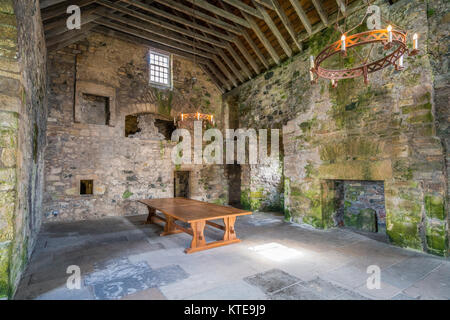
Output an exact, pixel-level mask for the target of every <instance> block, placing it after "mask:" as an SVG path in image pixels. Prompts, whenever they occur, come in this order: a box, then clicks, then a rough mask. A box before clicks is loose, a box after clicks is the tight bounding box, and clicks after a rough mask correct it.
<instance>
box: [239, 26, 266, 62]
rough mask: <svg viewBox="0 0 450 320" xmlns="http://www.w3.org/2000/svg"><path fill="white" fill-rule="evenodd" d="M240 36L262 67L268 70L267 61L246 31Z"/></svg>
mask: <svg viewBox="0 0 450 320" xmlns="http://www.w3.org/2000/svg"><path fill="white" fill-rule="evenodd" d="M242 36H243V37H244V39H245V41H247V43H248V44H249V46H250V48H252V50H253V51H254V52H255V54H256V56H257V57H258V59H259V61H261V63H262V64H263V65H264V67H265V68H266V69H269V62H268V61H267V59H266V57H265V56H264V55H263V54H262V52H261V50H259V48H258V47H257V45H256V44H255V42H254V41H253V39H252V38H251V37H250V35H249V34H248V32H247V31H245V32H243V33H242Z"/></svg>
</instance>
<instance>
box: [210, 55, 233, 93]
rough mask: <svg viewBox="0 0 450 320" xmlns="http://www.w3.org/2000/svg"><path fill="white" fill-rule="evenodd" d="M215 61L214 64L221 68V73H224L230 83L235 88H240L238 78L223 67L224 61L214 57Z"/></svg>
mask: <svg viewBox="0 0 450 320" xmlns="http://www.w3.org/2000/svg"><path fill="white" fill-rule="evenodd" d="M212 60H213V61H214V63H215V64H216V65H217V66H218V67H219V69H220V71H222V73H223V74H224V75H225V76H226V77H227V78H228V79H230V81H231V82H232V83H233V85H234V86H235V87H237V86H238V83H237V81H236V78H235V77H234V76H233V75H232V74H231V73H230V71H228V69H227V68H226V67H225V66H224V65H223V63H222V61H220V59H219V58H218V57H216V56H214V57H213V59H212Z"/></svg>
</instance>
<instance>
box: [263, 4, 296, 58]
mask: <svg viewBox="0 0 450 320" xmlns="http://www.w3.org/2000/svg"><path fill="white" fill-rule="evenodd" d="M255 6H257V8H258V10H259V12H261V15H262V16H263V19H264V22H265V23H266V24H267V26H268V27H269V29H270V31H272V33H273V34H274V36H275V38H277V41H278V43H279V44H280V46H281V48H283V50H284V52H285V53H286V55H287V56H288V57H291V56H292V49H291V47H289V45H288V44H287V42H286V40H284V37H283V36H282V35H281V33H280V30H278V28H277V26H276V25H275V23H273V20H272V18H271V17H270V16H269V14H268V13H267V11H266V9H264V8H263V7H262V6H261V5H259V4H257V3H255Z"/></svg>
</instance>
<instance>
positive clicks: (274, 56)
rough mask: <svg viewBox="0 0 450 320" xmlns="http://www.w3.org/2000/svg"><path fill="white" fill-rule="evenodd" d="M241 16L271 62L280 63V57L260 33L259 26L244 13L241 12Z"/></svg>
mask: <svg viewBox="0 0 450 320" xmlns="http://www.w3.org/2000/svg"><path fill="white" fill-rule="evenodd" d="M242 14H243V15H244V16H245V18H246V19H247V21H248V22H249V23H250V25H251V27H252V30H253V32H255V34H256V36H257V37H258V39H259V41H261V42H262V44H263V45H264V47H265V48H266V50H267V51H268V52H269V54H270V56H271V57H272V59H273V61H275V63H276V64H279V63H280V56H279V55H278V53H277V52H276V51H275V49H274V48H273V47H272V45H271V44H270V42H269V40H267V38H266V36H265V34H264V33H263V32H262V31H261V29H260V28H259V26H258V25H257V24H256V22H255V20H254V19H253V18H252V17H250V16H249V15H248V14H246V13H245V12H242Z"/></svg>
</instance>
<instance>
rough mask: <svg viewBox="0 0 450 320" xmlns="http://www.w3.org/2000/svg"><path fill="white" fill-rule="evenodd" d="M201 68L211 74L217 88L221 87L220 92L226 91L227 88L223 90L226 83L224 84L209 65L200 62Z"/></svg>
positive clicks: (210, 76)
mask: <svg viewBox="0 0 450 320" xmlns="http://www.w3.org/2000/svg"><path fill="white" fill-rule="evenodd" d="M199 66H200V69H202V70H203V72H204V73H205V74H206V75H208V76H209V78H210V79H211V81H212V82H213V83H214V84H215V85H216V87H217V89H219V91H220V93H224V92H225V90H223V87H225V84H223V83H222V82H221V81H220V80H219V79H218V78H217V77H216V76H215V74H214V73H213V72H211V71H210V70H209V69H208V67H207V66H206V65H204V64H200V65H199Z"/></svg>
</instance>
